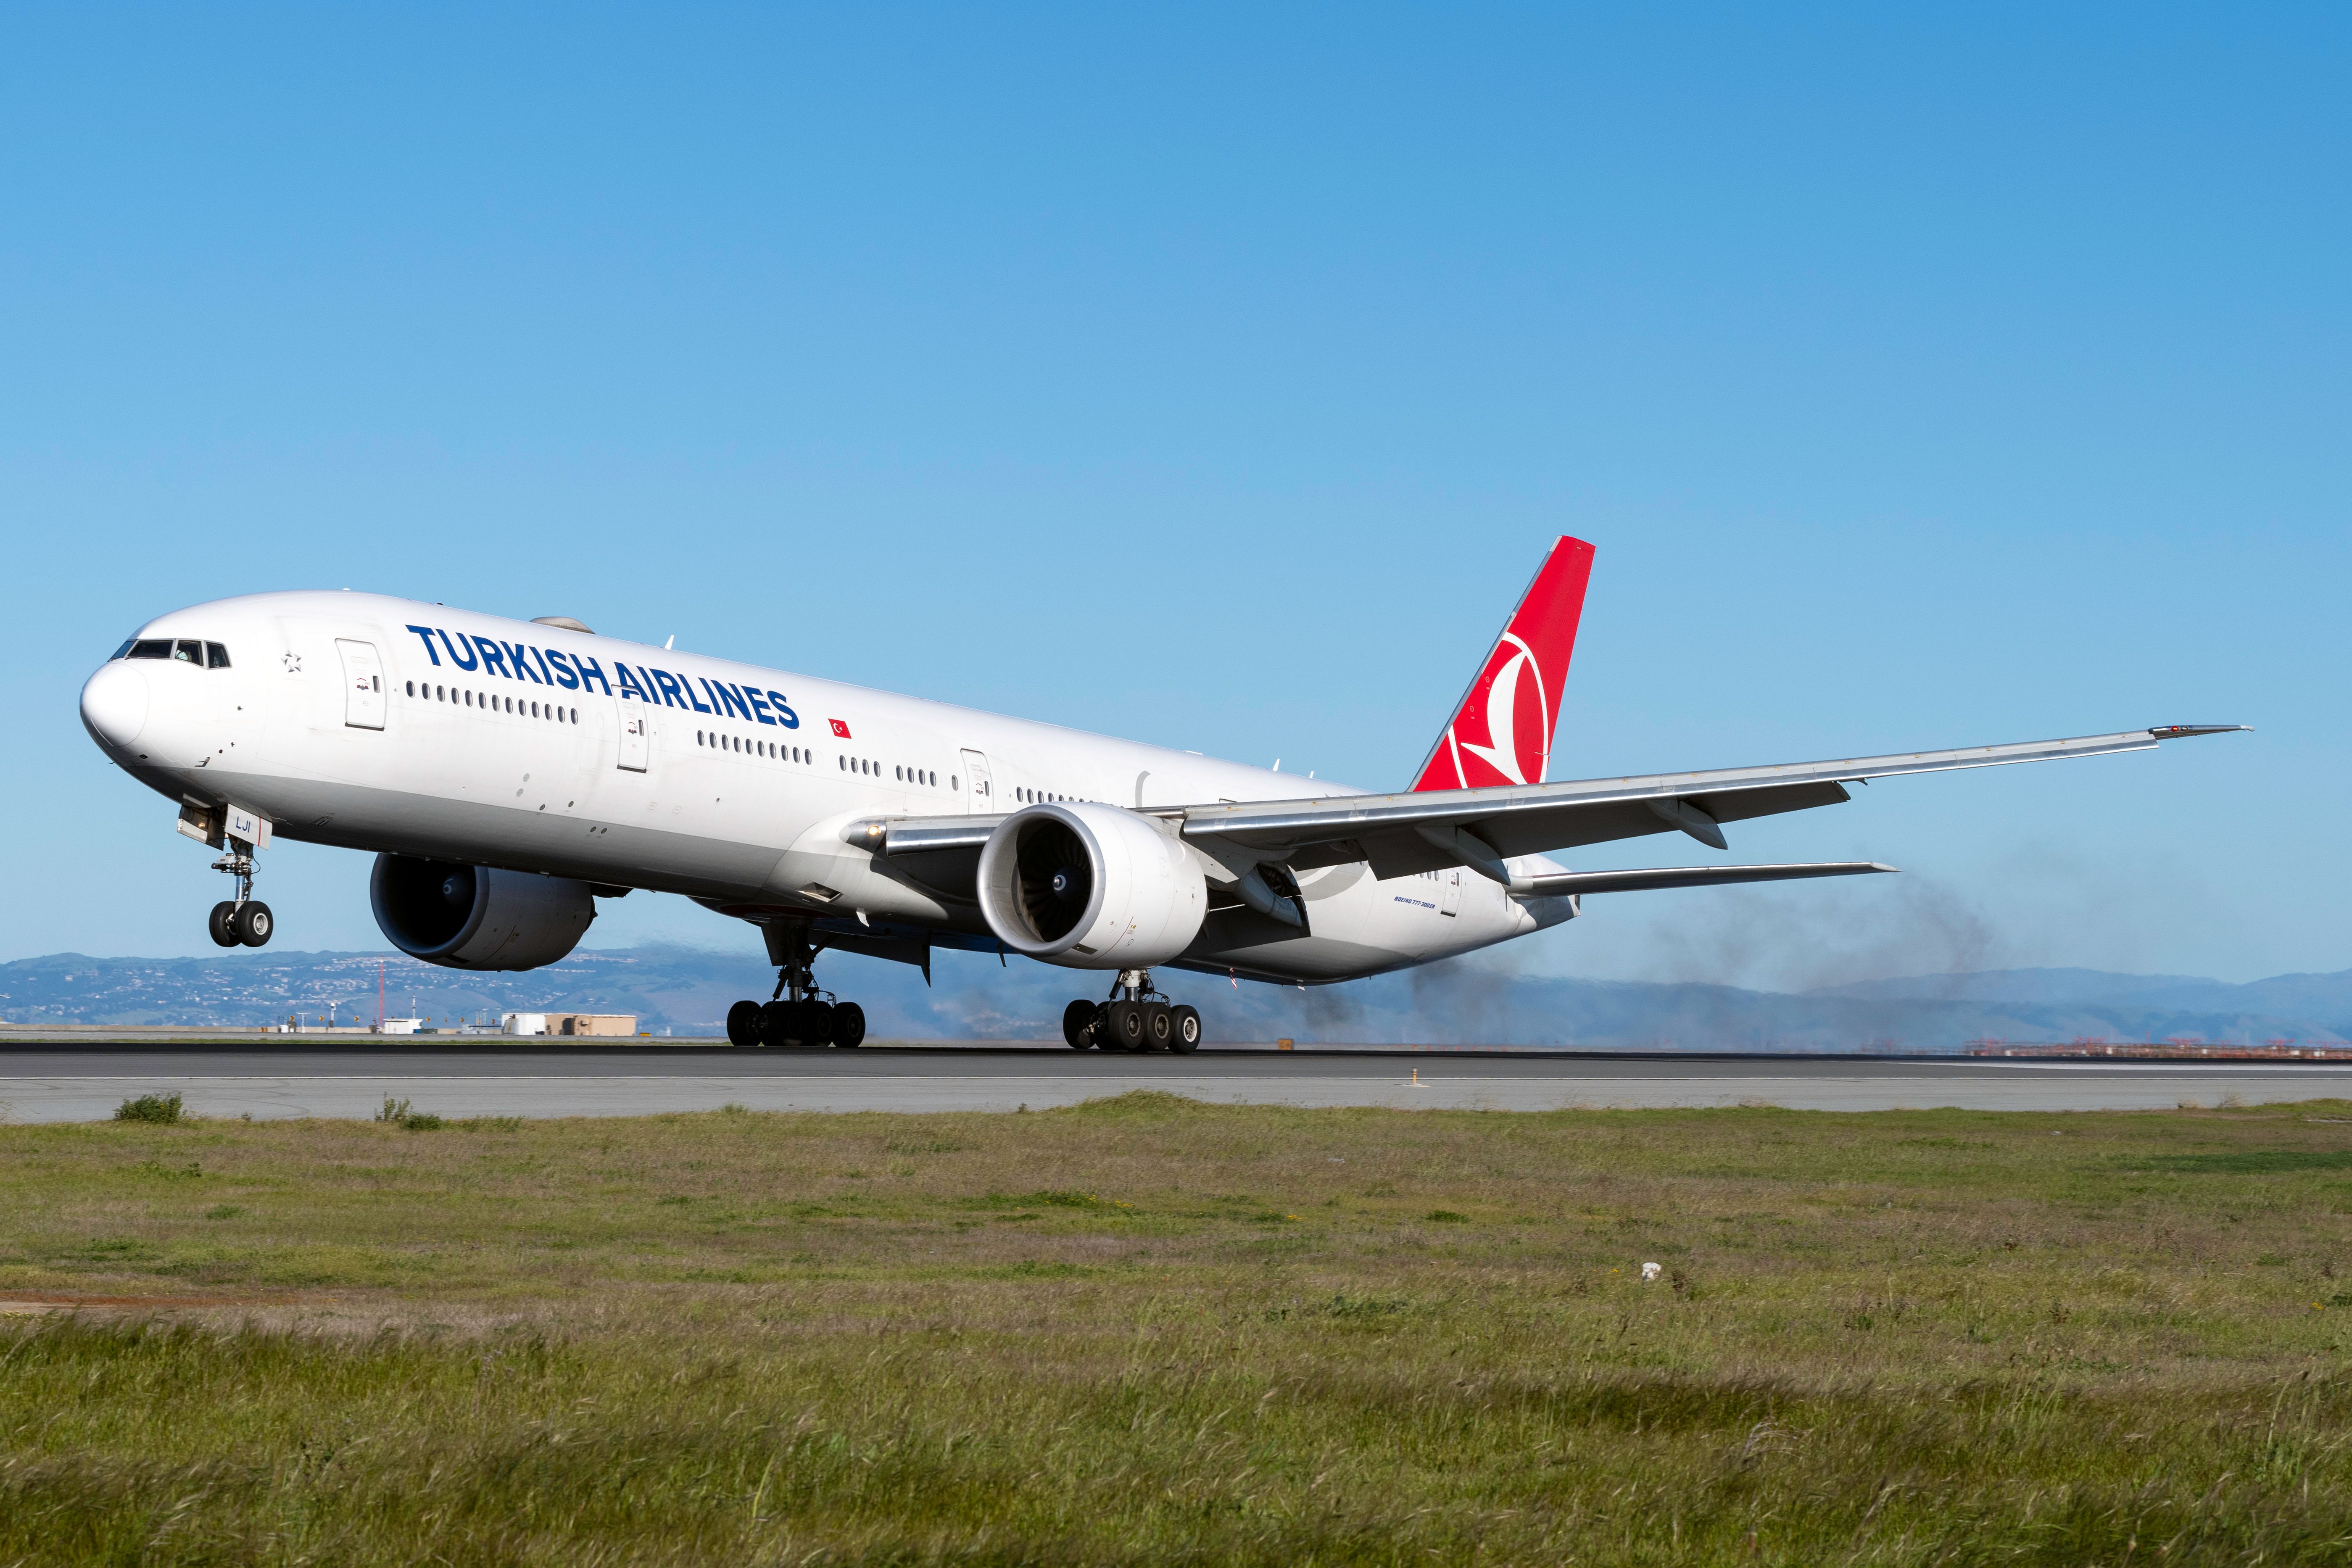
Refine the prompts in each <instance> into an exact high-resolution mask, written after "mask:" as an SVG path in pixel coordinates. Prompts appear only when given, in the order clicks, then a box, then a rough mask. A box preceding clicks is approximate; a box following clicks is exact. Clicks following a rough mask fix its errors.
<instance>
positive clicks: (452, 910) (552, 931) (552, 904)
mask: <svg viewBox="0 0 2352 1568" xmlns="http://www.w3.org/2000/svg"><path fill="white" fill-rule="evenodd" d="M368 902H369V903H370V904H372V905H373V906H374V909H375V923H376V925H377V927H378V928H379V929H381V930H382V931H383V934H384V935H385V936H387V937H389V938H391V939H392V945H393V946H394V947H396V948H398V949H400V951H401V952H404V953H406V954H408V955H409V956H410V957H411V958H421V959H423V960H424V961H425V963H438V964H442V965H444V966H446V967H447V968H450V969H537V968H538V967H539V966H540V965H541V964H542V963H554V962H555V961H556V960H557V959H559V958H562V956H564V954H566V953H568V952H571V951H572V949H573V948H574V947H576V946H578V945H579V943H580V939H581V938H582V937H583V936H584V935H586V934H587V931H588V922H589V921H593V920H594V919H595V918H596V900H595V899H594V898H593V896H592V895H591V894H590V892H589V889H588V884H587V883H585V882H575V881H573V880H572V879H570V878H568V877H542V876H540V875H538V874H537V873H535V872H530V871H499V870H494V869H492V868H489V867H488V866H460V865H457V864H455V863H453V862H451V861H447V860H421V859H418V858H415V857H414V856H410V855H379V856H377V857H376V858H375V871H374V873H373V875H372V876H370V877H369V879H368Z"/></svg>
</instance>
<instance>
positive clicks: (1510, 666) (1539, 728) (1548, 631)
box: [1412, 538, 1592, 790]
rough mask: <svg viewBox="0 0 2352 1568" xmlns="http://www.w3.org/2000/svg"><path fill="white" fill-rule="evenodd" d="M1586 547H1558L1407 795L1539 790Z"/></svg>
mask: <svg viewBox="0 0 2352 1568" xmlns="http://www.w3.org/2000/svg"><path fill="white" fill-rule="evenodd" d="M1591 575H1592V546H1591V545H1590V544H1587V543H1585V542H1584V541H1582V540H1580V539H1565V538H1563V539H1561V540H1559V541H1558V542H1555V543H1554V544H1553V545H1552V547H1551V553H1550V554H1549V556H1547V557H1545V559H1544V563H1543V569H1542V570H1541V571H1539V572H1538V573H1537V574H1536V580H1535V581H1534V582H1532V583H1530V584H1528V591H1527V592H1526V593H1525V594H1524V595H1520V598H1519V607H1518V608H1517V609H1516V610H1514V611H1512V612H1511V618H1510V621H1509V623H1508V624H1507V625H1506V626H1504V627H1503V635H1502V636H1501V637H1496V639H1495V646H1494V647H1493V649H1492V650H1491V651H1489V652H1488V653H1487V655H1486V662H1485V663H1484V664H1482V665H1480V666H1479V667H1478V678H1477V679H1475V680H1473V681H1472V682H1471V683H1470V689H1469V690H1468V691H1466V692H1465V693H1464V694H1463V697H1462V702H1461V706H1460V707H1458V708H1457V709H1455V710H1454V718H1453V720H1452V721H1450V722H1448V723H1447V724H1446V726H1445V732H1444V734H1442V735H1440V736H1438V737H1437V744H1436V745H1435V746H1434V747H1433V748H1431V750H1430V753H1429V756H1428V758H1427V760H1426V761H1424V762H1423V763H1422V764H1421V772H1420V773H1418V774H1417V775H1416V776H1415V777H1414V779H1413V784H1412V787H1413V788H1414V789H1417V790H1423V789H1468V788H1473V787H1475V786H1478V785H1483V784H1540V783H1541V782H1542V781H1543V778H1544V773H1545V770H1546V769H1547V768H1548V767H1549V765H1550V763H1551V737H1552V731H1553V729H1554V728H1555V727H1556V726H1558V724H1559V693H1560V688H1561V687H1562V686H1563V685H1565V684H1566V682H1567V680H1568V661H1569V657H1570V655H1571V654H1573V653H1574V652H1575V651H1576V624H1577V622H1578V621H1579V620H1580V619H1581V618H1582V616H1583V615H1584V585H1585V584H1586V582H1587V581H1588V580H1589V579H1590V578H1591Z"/></svg>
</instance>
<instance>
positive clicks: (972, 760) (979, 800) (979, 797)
mask: <svg viewBox="0 0 2352 1568" xmlns="http://www.w3.org/2000/svg"><path fill="white" fill-rule="evenodd" d="M963 797H964V801H965V803H966V804H965V807H964V809H965V810H967V811H969V812H971V814H972V815H973V816H989V815H992V813H994V812H995V810H996V797H995V786H994V785H993V784H991V783H990V782H989V777H988V759H987V758H986V757H984V756H982V755H981V754H980V753H979V752H965V753H964V754H963Z"/></svg>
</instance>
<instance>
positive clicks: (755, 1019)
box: [727, 1002, 760, 1046]
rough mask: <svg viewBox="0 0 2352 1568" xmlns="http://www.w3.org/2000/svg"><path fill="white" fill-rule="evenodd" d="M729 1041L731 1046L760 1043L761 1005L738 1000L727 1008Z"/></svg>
mask: <svg viewBox="0 0 2352 1568" xmlns="http://www.w3.org/2000/svg"><path fill="white" fill-rule="evenodd" d="M727 1043H728V1044H729V1045H730V1046H756V1045H758V1044H759V1043H760V1005H759V1004H758V1003H757V1002H738V1003H736V1004H735V1005H733V1006H732V1007H730V1008H728V1009H727Z"/></svg>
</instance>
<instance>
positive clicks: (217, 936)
mask: <svg viewBox="0 0 2352 1568" xmlns="http://www.w3.org/2000/svg"><path fill="white" fill-rule="evenodd" d="M213 869H214V870H215V871H226V872H227V873H228V874H229V875H230V876H232V877H235V878H236V898H234V899H223V900H221V901H220V902H219V903H216V904H215V905H214V906H213V912H212V915H211V918H210V919H208V920H206V921H205V930H207V931H211V932H212V938H213V941H214V942H215V943H216V944H217V945H219V946H221V947H262V946H266V945H268V942H269V934H270V932H272V931H276V930H277V929H278V924H277V921H273V920H272V919H271V918H270V915H269V906H268V904H265V903H263V902H262V901H261V900H258V899H257V898H255V897H254V896H253V857H252V855H251V854H249V853H248V852H247V851H246V850H245V849H243V848H240V847H236V846H232V847H230V850H229V852H228V853H227V854H226V855H224V856H222V857H221V858H219V859H217V860H215V861H214V862H213Z"/></svg>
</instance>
